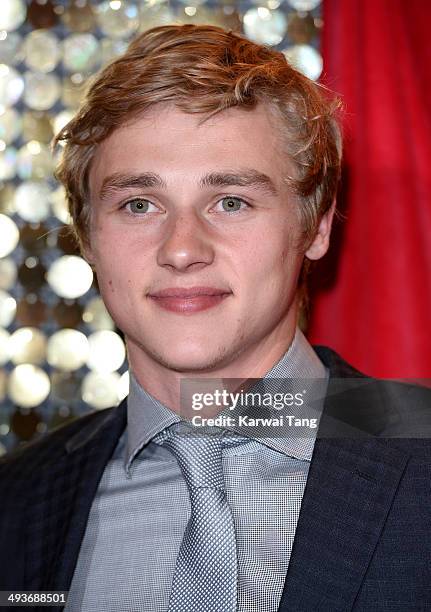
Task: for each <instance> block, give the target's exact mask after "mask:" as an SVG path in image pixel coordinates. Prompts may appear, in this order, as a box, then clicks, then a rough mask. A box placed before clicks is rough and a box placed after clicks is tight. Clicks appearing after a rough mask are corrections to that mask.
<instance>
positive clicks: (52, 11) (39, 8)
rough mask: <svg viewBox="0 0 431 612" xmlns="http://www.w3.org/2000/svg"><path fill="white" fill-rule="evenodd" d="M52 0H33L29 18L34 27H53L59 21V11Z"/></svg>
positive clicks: (28, 11) (28, 13) (28, 14)
mask: <svg viewBox="0 0 431 612" xmlns="http://www.w3.org/2000/svg"><path fill="white" fill-rule="evenodd" d="M56 8H57V7H56V6H54V4H53V2H52V0H31V2H30V4H29V7H28V10H27V19H28V21H30V23H31V24H32V25H33V27H34V28H36V29H37V28H52V27H53V26H55V25H56V23H57V21H58V13H57V11H56Z"/></svg>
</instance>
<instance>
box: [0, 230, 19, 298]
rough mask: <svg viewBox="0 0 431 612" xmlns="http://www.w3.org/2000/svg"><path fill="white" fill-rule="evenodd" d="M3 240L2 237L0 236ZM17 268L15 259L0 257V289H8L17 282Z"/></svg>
mask: <svg viewBox="0 0 431 612" xmlns="http://www.w3.org/2000/svg"><path fill="white" fill-rule="evenodd" d="M0 240H1V238H0ZM16 276H17V268H16V263H15V262H14V261H13V259H10V258H9V257H6V258H4V259H0V289H5V290H6V291H8V290H9V289H11V288H12V287H13V285H14V284H15V282H16Z"/></svg>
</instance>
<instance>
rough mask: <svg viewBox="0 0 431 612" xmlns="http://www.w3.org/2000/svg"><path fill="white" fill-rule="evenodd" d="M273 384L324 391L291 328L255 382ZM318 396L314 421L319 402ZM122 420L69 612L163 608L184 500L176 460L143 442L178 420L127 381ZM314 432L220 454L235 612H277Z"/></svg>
mask: <svg viewBox="0 0 431 612" xmlns="http://www.w3.org/2000/svg"><path fill="white" fill-rule="evenodd" d="M273 378H302V379H320V380H321V381H322V385H324V389H325V390H326V384H327V372H326V370H325V368H324V366H323V364H322V363H321V362H320V360H319V359H318V357H317V355H316V353H315V352H314V350H313V349H312V347H311V346H310V344H309V343H308V342H307V340H306V339H305V337H304V336H303V334H302V333H301V332H300V331H299V329H298V330H297V332H296V334H295V337H294V340H293V342H292V344H291V346H290V347H289V349H288V351H287V352H286V353H285V355H284V356H283V357H282V358H281V359H280V360H279V362H278V363H277V364H275V365H274V366H273V368H272V369H271V370H270V371H269V372H268V373H267V374H266V375H265V377H264V379H263V380H264V382H266V381H268V379H273ZM320 389H322V387H321V388H320ZM319 397H320V400H318V401H317V402H315V403H314V404H313V406H314V409H315V410H316V411H317V412H319V410H321V408H322V405H323V397H324V393H320V391H319ZM127 411H128V414H127V419H128V424H127V428H126V430H125V432H124V434H123V435H122V437H121V438H120V440H119V442H118V445H117V447H116V450H115V452H114V454H113V456H112V458H111V460H110V461H109V462H108V464H107V465H106V468H105V471H104V474H103V476H102V479H101V482H100V484H99V487H98V490H97V494H96V496H95V498H94V501H93V504H92V507H91V511H90V515H89V520H88V523H87V528H86V532H85V535H84V539H83V542H82V545H81V549H80V553H79V558H78V562H77V565H76V568H75V573H74V576H73V580H72V584H71V588H70V593H69V598H68V603H67V605H66V608H65V609H66V610H67V611H68V612H96V611H99V610H100V611H101V612H132V611H133V612H134V611H136V612H138V611H139V612H165V611H166V610H167V609H168V603H169V594H170V589H171V583H172V577H173V574H174V570H175V562H176V558H177V555H178V551H179V548H180V545H181V540H182V537H183V534H184V530H185V527H186V525H187V522H188V520H189V517H190V501H189V494H188V490H187V486H186V483H185V481H184V478H183V476H182V474H181V471H180V468H179V465H178V463H177V461H176V459H175V457H174V456H173V455H172V454H171V453H170V451H169V450H168V449H167V448H163V447H162V446H159V445H157V444H155V443H154V442H151V439H152V438H153V437H154V436H155V435H156V434H157V433H158V432H159V431H162V430H163V429H164V428H165V427H168V426H169V425H172V424H173V423H174V422H177V421H179V420H180V418H179V417H178V415H176V414H175V413H173V412H172V411H171V410H169V409H168V408H166V407H165V406H163V405H162V404H161V403H160V402H159V401H157V400H156V399H155V398H153V397H152V396H151V395H149V394H148V393H147V392H146V391H145V390H144V389H143V388H142V387H140V386H139V384H138V383H137V382H136V380H135V379H134V377H133V376H131V385H130V394H129V398H128V406H127ZM313 431H314V434H313ZM316 431H317V430H316V429H314V430H311V434H310V435H309V436H307V437H298V436H295V435H289V434H288V435H274V436H271V435H270V436H258V437H255V438H250V437H245V436H242V438H241V443H240V444H238V445H236V446H233V447H228V448H225V449H224V451H223V472H224V477H225V484H226V494H227V499H228V502H229V504H230V506H231V509H232V514H233V518H234V524H235V532H236V540H237V552H238V612H262V611H265V612H276V610H277V608H278V606H279V603H280V599H281V595H282V591H283V586H284V582H285V578H286V573H287V569H288V565H289V559H290V554H291V550H292V544H293V539H294V536H295V529H296V524H297V521H298V516H299V511H300V507H301V502H302V497H303V493H304V489H305V485H306V481H307V475H308V469H309V465H310V461H311V456H312V452H313V447H314V440H315V432H316ZM190 612H204V609H203V608H202V611H198V610H196V611H195V610H193V611H190Z"/></svg>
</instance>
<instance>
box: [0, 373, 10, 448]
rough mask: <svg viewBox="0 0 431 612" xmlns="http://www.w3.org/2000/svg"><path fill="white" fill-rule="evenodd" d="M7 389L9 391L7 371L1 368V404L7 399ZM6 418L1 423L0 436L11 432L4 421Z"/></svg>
mask: <svg viewBox="0 0 431 612" xmlns="http://www.w3.org/2000/svg"><path fill="white" fill-rule="evenodd" d="M6 389H7V373H6V370H4V369H3V368H0V402H3V401H4V400H5V399H6ZM3 419H4V416H3V417H2V421H0V436H7V434H8V433H9V431H10V426H9V424H8V423H5V422H4V421H3Z"/></svg>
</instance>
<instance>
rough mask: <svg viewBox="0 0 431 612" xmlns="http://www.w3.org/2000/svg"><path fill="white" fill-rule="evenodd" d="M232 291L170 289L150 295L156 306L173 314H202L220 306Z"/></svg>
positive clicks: (207, 288) (195, 288)
mask: <svg viewBox="0 0 431 612" xmlns="http://www.w3.org/2000/svg"><path fill="white" fill-rule="evenodd" d="M229 295H231V291H227V290H226V289H219V288H217V287H169V288H167V289H162V290H161V291H157V292H155V293H151V294H149V298H151V299H152V300H153V301H154V303H155V304H157V305H158V306H160V307H161V308H163V309H164V310H169V311H171V312H179V313H183V314H188V313H190V314H191V313H194V312H200V311H202V310H207V309H208V308H213V307H214V306H217V305H218V304H220V303H221V302H222V301H224V299H225V298H226V297H228V296H229Z"/></svg>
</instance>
